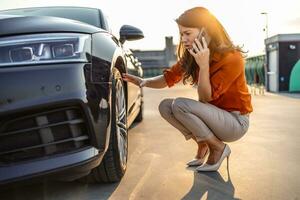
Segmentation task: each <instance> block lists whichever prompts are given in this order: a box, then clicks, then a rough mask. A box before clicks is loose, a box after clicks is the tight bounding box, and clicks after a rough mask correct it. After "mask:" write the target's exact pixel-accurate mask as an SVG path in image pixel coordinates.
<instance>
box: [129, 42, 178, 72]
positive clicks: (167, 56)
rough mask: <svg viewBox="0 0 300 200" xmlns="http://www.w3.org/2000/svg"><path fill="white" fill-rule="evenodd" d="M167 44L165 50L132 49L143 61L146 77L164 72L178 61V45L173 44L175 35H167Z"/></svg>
mask: <svg viewBox="0 0 300 200" xmlns="http://www.w3.org/2000/svg"><path fill="white" fill-rule="evenodd" d="M165 42H166V46H165V49H163V50H150V51H142V50H132V52H133V54H134V55H135V56H136V57H137V58H138V60H139V61H140V62H141V65H142V68H143V71H144V77H152V76H157V75H160V74H162V71H163V70H164V69H166V68H169V67H170V66H172V65H173V64H175V63H176V49H177V46H176V45H174V44H173V37H165Z"/></svg>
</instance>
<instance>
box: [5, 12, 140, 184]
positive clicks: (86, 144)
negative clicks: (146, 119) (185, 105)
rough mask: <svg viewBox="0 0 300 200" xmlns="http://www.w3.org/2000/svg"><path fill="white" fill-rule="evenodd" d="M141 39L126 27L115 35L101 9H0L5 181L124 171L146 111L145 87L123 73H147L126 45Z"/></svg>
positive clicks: (113, 177)
mask: <svg viewBox="0 0 300 200" xmlns="http://www.w3.org/2000/svg"><path fill="white" fill-rule="evenodd" d="M65 18H68V19H65ZM141 38H143V33H142V31H140V30H139V29H137V28H135V27H133V26H129V25H124V26H122V27H121V29H120V39H117V38H116V37H115V36H114V35H113V34H111V32H110V29H109V26H108V23H107V20H106V19H105V17H104V15H103V13H102V12H101V10H99V9H93V8H83V7H43V8H26V9H15V10H5V11H0V184H7V183H14V182H16V181H19V180H29V179H32V178H36V177H37V178H41V177H54V178H56V179H62V180H75V179H78V178H81V177H86V178H85V179H86V180H89V181H94V182H115V181H119V180H120V179H121V178H122V177H123V175H124V173H125V170H126V166H127V155H128V135H127V134H128V128H129V126H130V125H131V124H132V123H133V122H134V121H141V120H142V113H143V112H142V110H143V99H142V90H141V88H139V87H137V86H135V85H133V84H131V83H127V82H123V80H122V77H121V73H125V72H127V73H129V74H134V75H137V76H140V77H142V75H143V71H142V68H141V66H140V65H139V63H138V61H136V58H134V57H133V55H132V53H131V51H130V50H128V49H125V48H124V47H123V46H124V45H123V43H124V42H125V41H126V40H136V39H141ZM49 175H51V176H49ZM54 175H55V176H54Z"/></svg>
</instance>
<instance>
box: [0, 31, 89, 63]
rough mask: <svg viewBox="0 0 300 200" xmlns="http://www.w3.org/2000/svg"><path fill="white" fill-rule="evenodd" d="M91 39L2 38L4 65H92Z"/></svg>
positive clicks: (0, 57) (53, 35) (81, 36)
mask: <svg viewBox="0 0 300 200" xmlns="http://www.w3.org/2000/svg"><path fill="white" fill-rule="evenodd" d="M90 54H91V36H90V35H86V34H76V33H49V34H34V35H22V36H11V37H5V38H0V66H9V65H27V64H42V63H58V62H59V63H61V62H89V59H90V58H89V57H90V56H89V55H90Z"/></svg>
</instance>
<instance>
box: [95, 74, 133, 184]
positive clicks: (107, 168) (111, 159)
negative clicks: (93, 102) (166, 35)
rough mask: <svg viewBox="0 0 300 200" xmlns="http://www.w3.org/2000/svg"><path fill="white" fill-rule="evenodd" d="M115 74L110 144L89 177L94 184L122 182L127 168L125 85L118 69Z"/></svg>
mask: <svg viewBox="0 0 300 200" xmlns="http://www.w3.org/2000/svg"><path fill="white" fill-rule="evenodd" d="M113 73H114V76H113V80H112V109H111V110H112V114H111V133H110V142H109V146H108V149H107V151H106V153H105V155H104V158H103V160H102V162H101V164H100V165H99V166H98V167H96V168H94V169H93V170H92V172H91V174H90V175H89V179H92V180H93V182H117V181H120V180H121V178H122V177H123V176H124V174H125V171H126V167H127V156H128V133H127V109H126V99H125V98H126V97H125V90H124V83H123V80H122V77H121V74H120V72H119V71H118V70H117V69H114V70H113Z"/></svg>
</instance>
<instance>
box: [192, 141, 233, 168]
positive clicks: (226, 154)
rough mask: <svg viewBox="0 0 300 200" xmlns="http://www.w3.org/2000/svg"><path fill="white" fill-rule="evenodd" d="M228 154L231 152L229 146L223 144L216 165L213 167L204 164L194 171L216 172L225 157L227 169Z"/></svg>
mask: <svg viewBox="0 0 300 200" xmlns="http://www.w3.org/2000/svg"><path fill="white" fill-rule="evenodd" d="M230 153H231V150H230V148H229V146H228V145H227V144H225V147H224V150H223V153H222V155H221V158H220V159H219V161H218V162H216V163H215V164H213V165H209V164H207V163H205V164H203V165H201V166H199V167H197V168H196V170H197V171H198V172H208V171H217V170H218V169H219V168H220V166H221V164H222V162H223V160H224V159H225V158H226V157H227V167H228V164H229V156H230Z"/></svg>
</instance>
